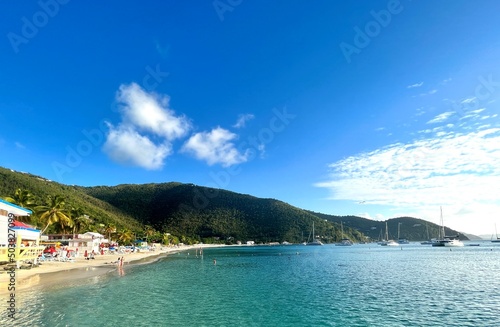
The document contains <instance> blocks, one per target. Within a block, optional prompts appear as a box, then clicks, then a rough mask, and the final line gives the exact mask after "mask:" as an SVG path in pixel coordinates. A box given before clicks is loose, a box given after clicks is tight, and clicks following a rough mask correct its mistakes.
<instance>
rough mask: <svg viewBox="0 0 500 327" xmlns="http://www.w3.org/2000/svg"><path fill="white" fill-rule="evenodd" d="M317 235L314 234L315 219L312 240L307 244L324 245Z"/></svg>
mask: <svg viewBox="0 0 500 327" xmlns="http://www.w3.org/2000/svg"><path fill="white" fill-rule="evenodd" d="M315 237H316V235H315V234H314V221H313V228H312V242H307V244H306V245H323V243H322V242H321V241H320V240H318V239H317V238H315Z"/></svg>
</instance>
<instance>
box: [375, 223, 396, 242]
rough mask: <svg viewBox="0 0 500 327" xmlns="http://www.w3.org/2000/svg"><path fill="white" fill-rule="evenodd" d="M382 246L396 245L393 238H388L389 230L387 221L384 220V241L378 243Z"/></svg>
mask: <svg viewBox="0 0 500 327" xmlns="http://www.w3.org/2000/svg"><path fill="white" fill-rule="evenodd" d="M379 244H380V245H382V246H398V245H399V244H398V243H397V242H394V240H389V230H388V229H387V221H386V222H385V241H383V242H380V243H379Z"/></svg>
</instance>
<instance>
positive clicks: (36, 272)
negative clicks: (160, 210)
mask: <svg viewBox="0 0 500 327" xmlns="http://www.w3.org/2000/svg"><path fill="white" fill-rule="evenodd" d="M220 246H223V245H212V244H202V245H199V244H198V245H184V246H179V247H164V248H161V249H156V250H155V251H145V252H134V253H126V254H104V255H96V256H95V259H93V260H86V259H85V258H84V257H83V256H80V257H77V258H76V259H75V260H74V261H72V262H64V261H63V262H61V261H46V262H42V264H41V265H40V266H38V267H34V268H31V269H17V270H16V271H15V291H16V293H19V292H23V291H24V290H27V289H29V288H32V287H35V286H49V285H51V284H55V283H61V282H63V281H76V280H79V279H82V278H90V277H94V276H98V275H102V274H106V273H108V272H110V271H113V270H117V269H118V268H119V267H118V264H117V263H116V261H117V260H118V258H120V257H124V259H123V262H124V264H123V267H124V269H126V268H127V266H130V265H133V264H144V263H150V262H154V261H156V260H158V259H159V258H161V257H164V256H166V255H168V254H174V253H177V252H180V251H188V250H196V249H199V248H208V247H220ZM9 280H10V275H9V274H8V272H7V271H4V270H2V271H0V298H4V297H5V296H8V294H9V293H10V292H9V291H8V284H9Z"/></svg>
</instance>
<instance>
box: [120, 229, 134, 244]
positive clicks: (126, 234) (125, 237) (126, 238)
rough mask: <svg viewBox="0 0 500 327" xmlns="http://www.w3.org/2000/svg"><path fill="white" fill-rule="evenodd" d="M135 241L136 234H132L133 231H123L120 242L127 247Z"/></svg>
mask: <svg viewBox="0 0 500 327" xmlns="http://www.w3.org/2000/svg"><path fill="white" fill-rule="evenodd" d="M133 239H134V233H132V231H130V230H129V229H125V230H123V231H122V232H121V233H120V235H119V236H118V241H120V242H121V243H123V244H127V245H128V244H130V243H131V242H132V240H133Z"/></svg>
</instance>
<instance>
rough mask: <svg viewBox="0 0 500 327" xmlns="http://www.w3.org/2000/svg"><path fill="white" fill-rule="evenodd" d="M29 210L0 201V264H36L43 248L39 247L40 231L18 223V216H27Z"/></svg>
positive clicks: (29, 212) (18, 265)
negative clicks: (28, 262)
mask: <svg viewBox="0 0 500 327" xmlns="http://www.w3.org/2000/svg"><path fill="white" fill-rule="evenodd" d="M30 214H31V210H28V209H26V208H22V207H20V206H17V205H15V204H12V203H10V202H7V201H5V200H2V199H0V262H1V263H16V265H17V267H20V264H21V263H22V262H24V261H31V262H32V263H37V260H38V257H39V256H40V255H41V254H42V252H43V249H44V247H43V246H40V230H38V229H36V228H34V227H33V226H30V225H28V224H25V223H23V222H20V221H18V220H17V219H16V218H18V217H20V216H29V215H30Z"/></svg>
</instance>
